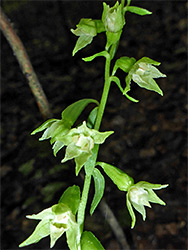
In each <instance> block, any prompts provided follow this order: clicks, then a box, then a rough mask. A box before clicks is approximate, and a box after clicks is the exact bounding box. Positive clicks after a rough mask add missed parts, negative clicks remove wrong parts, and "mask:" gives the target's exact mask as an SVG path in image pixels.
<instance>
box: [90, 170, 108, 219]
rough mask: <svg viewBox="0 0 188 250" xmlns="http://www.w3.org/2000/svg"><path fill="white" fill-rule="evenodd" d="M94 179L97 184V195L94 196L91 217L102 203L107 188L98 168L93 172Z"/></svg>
mask: <svg viewBox="0 0 188 250" xmlns="http://www.w3.org/2000/svg"><path fill="white" fill-rule="evenodd" d="M93 179H94V183H95V194H94V198H93V201H92V203H91V209H90V214H91V215H92V214H93V213H94V211H95V209H96V207H97V206H98V204H99V202H100V201H101V199H102V197H103V194H104V188H105V180H104V177H103V175H102V174H101V172H100V171H99V170H98V169H97V168H95V169H94V171H93Z"/></svg>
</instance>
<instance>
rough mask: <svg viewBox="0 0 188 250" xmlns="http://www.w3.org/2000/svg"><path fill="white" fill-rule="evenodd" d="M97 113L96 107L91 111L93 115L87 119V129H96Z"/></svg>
mask: <svg viewBox="0 0 188 250" xmlns="http://www.w3.org/2000/svg"><path fill="white" fill-rule="evenodd" d="M97 113H98V107H95V108H94V109H93V110H92V111H91V113H90V114H89V116H88V119H87V127H88V128H94V125H95V121H96V118H97Z"/></svg>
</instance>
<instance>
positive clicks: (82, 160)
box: [75, 153, 92, 176]
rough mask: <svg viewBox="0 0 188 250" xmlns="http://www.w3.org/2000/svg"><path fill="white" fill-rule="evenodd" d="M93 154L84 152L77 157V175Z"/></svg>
mask: <svg viewBox="0 0 188 250" xmlns="http://www.w3.org/2000/svg"><path fill="white" fill-rule="evenodd" d="M91 155H92V153H82V154H80V155H79V156H78V157H75V163H76V169H75V171H76V176H77V175H78V174H79V172H80V170H81V168H82V167H83V166H84V164H85V163H86V162H87V160H88V158H89V157H90V156H91Z"/></svg>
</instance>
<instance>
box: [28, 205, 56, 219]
mask: <svg viewBox="0 0 188 250" xmlns="http://www.w3.org/2000/svg"><path fill="white" fill-rule="evenodd" d="M26 218H28V219H32V220H43V219H52V218H53V214H52V208H51V207H50V208H46V209H44V210H43V211H41V212H40V213H38V214H32V215H27V216H26Z"/></svg>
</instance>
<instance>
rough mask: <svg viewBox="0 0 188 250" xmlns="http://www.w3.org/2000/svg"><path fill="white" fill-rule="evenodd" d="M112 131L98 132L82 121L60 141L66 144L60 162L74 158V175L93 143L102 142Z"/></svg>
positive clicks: (90, 153)
mask: <svg viewBox="0 0 188 250" xmlns="http://www.w3.org/2000/svg"><path fill="white" fill-rule="evenodd" d="M112 133H113V131H108V132H99V131H97V130H95V129H90V128H88V127H87V126H86V122H85V121H84V122H83V124H82V125H81V126H79V127H78V128H73V129H71V130H70V131H69V132H68V133H67V134H66V135H65V136H63V137H62V138H61V139H60V141H61V142H62V143H63V144H64V145H65V146H67V148H66V152H65V157H64V159H63V160H62V161H61V162H62V163H64V162H66V161H68V160H71V159H73V158H74V159H75V163H76V175H78V173H79V172H80V170H81V168H82V167H83V165H84V164H85V163H86V162H87V160H88V158H89V157H90V156H91V155H92V149H93V147H94V144H102V143H103V142H104V141H105V140H106V138H107V137H108V136H110V135H111V134H112Z"/></svg>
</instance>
